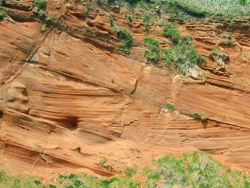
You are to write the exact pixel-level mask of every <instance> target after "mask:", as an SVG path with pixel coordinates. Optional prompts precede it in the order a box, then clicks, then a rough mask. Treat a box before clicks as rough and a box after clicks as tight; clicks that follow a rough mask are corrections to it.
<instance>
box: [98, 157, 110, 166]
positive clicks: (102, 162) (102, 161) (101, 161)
mask: <svg viewBox="0 0 250 188" xmlns="http://www.w3.org/2000/svg"><path fill="white" fill-rule="evenodd" d="M107 161H108V160H107V158H106V157H102V158H101V159H100V161H99V164H100V165H101V166H103V165H104V164H105V163H106V162H107Z"/></svg>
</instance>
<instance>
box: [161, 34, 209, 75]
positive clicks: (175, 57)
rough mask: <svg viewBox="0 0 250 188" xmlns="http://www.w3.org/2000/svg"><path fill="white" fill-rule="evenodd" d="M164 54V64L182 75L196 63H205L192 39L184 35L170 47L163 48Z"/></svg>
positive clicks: (199, 64) (186, 73)
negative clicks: (167, 48)
mask: <svg viewBox="0 0 250 188" xmlns="http://www.w3.org/2000/svg"><path fill="white" fill-rule="evenodd" d="M163 52H164V53H165V55H166V59H165V64H166V65H167V66H170V67H172V68H174V69H176V70H177V71H178V72H179V73H181V74H183V75H184V76H186V75H188V73H189V70H190V69H192V68H193V67H195V66H196V65H198V66H201V65H204V64H206V62H207V61H206V58H205V57H203V56H201V55H199V54H197V53H196V51H195V49H194V45H192V39H191V38H188V37H185V38H183V39H182V40H181V41H179V43H178V44H177V45H176V46H175V47H174V48H172V49H169V50H163Z"/></svg>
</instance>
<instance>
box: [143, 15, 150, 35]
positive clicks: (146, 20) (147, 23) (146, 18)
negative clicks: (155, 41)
mask: <svg viewBox="0 0 250 188" xmlns="http://www.w3.org/2000/svg"><path fill="white" fill-rule="evenodd" d="M142 20H143V23H144V25H145V29H144V31H145V33H146V35H148V34H149V32H150V22H151V16H149V15H145V16H144V17H143V19H142Z"/></svg>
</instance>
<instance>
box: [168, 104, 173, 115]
mask: <svg viewBox="0 0 250 188" xmlns="http://www.w3.org/2000/svg"><path fill="white" fill-rule="evenodd" d="M167 109H168V111H169V112H170V113H171V112H173V110H174V105H172V104H171V103H168V104H167Z"/></svg>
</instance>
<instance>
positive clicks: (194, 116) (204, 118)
mask: <svg viewBox="0 0 250 188" xmlns="http://www.w3.org/2000/svg"><path fill="white" fill-rule="evenodd" d="M192 117H193V118H194V119H200V120H201V121H203V122H206V121H207V119H208V118H207V115H206V114H205V113H200V114H198V113H193V114H192Z"/></svg>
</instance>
